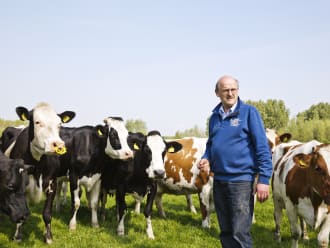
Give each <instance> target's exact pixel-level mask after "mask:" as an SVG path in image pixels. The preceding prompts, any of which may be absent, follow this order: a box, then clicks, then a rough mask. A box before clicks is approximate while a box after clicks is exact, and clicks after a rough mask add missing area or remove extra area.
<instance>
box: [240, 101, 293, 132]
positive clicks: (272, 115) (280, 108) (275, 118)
mask: <svg viewBox="0 0 330 248" xmlns="http://www.w3.org/2000/svg"><path fill="white" fill-rule="evenodd" d="M246 103H248V104H251V105H253V106H255V107H256V108H257V109H258V111H259V112H260V114H261V117H262V119H263V122H264V125H265V127H268V128H274V129H276V130H279V129H280V128H283V127H286V126H287V124H288V122H289V109H287V108H286V106H285V104H284V102H283V101H282V100H274V99H269V100H267V101H266V102H264V101H261V100H259V101H251V100H247V101H246Z"/></svg>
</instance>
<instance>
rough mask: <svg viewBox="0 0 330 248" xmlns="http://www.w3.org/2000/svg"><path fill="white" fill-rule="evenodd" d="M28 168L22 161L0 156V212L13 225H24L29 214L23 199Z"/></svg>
mask: <svg viewBox="0 0 330 248" xmlns="http://www.w3.org/2000/svg"><path fill="white" fill-rule="evenodd" d="M30 168H31V166H28V165H24V163H23V160H22V159H9V158H7V157H5V156H3V155H2V156H0V211H2V212H4V213H5V214H7V215H8V216H9V217H10V219H11V220H12V221H13V222H15V223H24V221H25V219H26V218H27V217H28V216H29V214H30V211H29V209H28V206H27V202H26V198H25V187H26V185H27V183H28V175H27V170H29V169H30Z"/></svg>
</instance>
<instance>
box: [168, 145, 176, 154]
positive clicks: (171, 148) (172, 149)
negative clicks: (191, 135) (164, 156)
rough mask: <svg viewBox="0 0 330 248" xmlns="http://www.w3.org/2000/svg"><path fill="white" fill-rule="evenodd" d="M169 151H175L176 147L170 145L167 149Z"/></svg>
mask: <svg viewBox="0 0 330 248" xmlns="http://www.w3.org/2000/svg"><path fill="white" fill-rule="evenodd" d="M167 152H169V153H174V152H175V150H174V147H173V146H171V147H169V148H168V149H167Z"/></svg>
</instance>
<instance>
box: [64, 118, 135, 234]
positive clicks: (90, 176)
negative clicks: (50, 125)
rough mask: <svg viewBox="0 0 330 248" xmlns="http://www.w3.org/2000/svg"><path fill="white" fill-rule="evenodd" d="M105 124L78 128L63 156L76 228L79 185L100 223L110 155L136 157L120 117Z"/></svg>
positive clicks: (95, 222) (95, 221)
mask: <svg viewBox="0 0 330 248" xmlns="http://www.w3.org/2000/svg"><path fill="white" fill-rule="evenodd" d="M105 124H106V125H105V126H100V125H99V126H96V127H92V126H84V127H80V128H75V129H74V130H73V132H72V135H71V142H70V144H69V145H68V155H64V156H62V157H61V158H60V160H61V164H67V165H66V166H67V167H68V168H69V178H70V191H71V203H72V217H71V220H70V223H69V228H70V229H71V230H75V229H76V225H77V221H76V215H77V212H78V209H79V207H80V194H79V193H80V188H81V186H83V187H84V188H85V191H86V193H87V200H88V205H89V207H90V208H91V211H92V219H91V223H92V226H93V227H98V226H99V224H98V218H97V208H98V203H99V194H100V185H101V172H102V170H103V167H104V166H105V164H106V163H107V159H108V157H109V158H113V159H118V160H127V159H132V158H133V151H132V150H131V148H130V147H129V146H128V143H127V138H128V131H127V129H126V127H125V125H124V121H123V119H122V118H121V117H109V118H107V119H105Z"/></svg>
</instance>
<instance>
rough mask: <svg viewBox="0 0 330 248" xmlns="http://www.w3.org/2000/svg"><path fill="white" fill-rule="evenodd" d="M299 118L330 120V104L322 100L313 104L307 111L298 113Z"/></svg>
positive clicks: (305, 119)
mask: <svg viewBox="0 0 330 248" xmlns="http://www.w3.org/2000/svg"><path fill="white" fill-rule="evenodd" d="M297 118H299V119H302V120H304V121H310V120H330V104H329V103H324V102H320V103H318V104H315V105H312V106H311V107H310V108H309V109H307V110H306V111H304V112H300V113H298V115H297Z"/></svg>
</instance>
